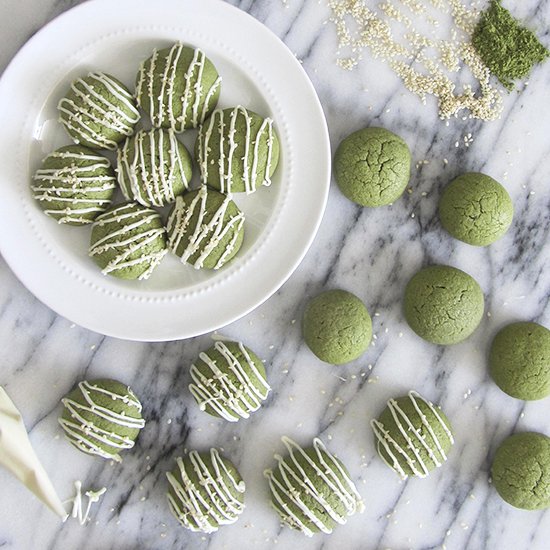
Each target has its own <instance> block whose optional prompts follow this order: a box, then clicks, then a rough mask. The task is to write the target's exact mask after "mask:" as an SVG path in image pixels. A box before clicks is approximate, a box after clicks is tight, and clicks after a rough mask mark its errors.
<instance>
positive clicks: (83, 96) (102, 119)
mask: <svg viewBox="0 0 550 550" xmlns="http://www.w3.org/2000/svg"><path fill="white" fill-rule="evenodd" d="M57 108H58V110H59V115H60V119H59V120H60V122H61V124H63V126H65V129H66V130H67V132H68V134H69V135H70V136H71V138H72V140H73V141H74V142H75V143H79V144H81V145H85V146H87V147H91V148H92V149H111V150H113V151H114V150H115V149H116V148H117V145H118V143H120V142H121V141H122V140H123V139H124V138H126V137H128V136H131V135H132V134H133V133H134V127H135V125H136V124H137V122H138V120H139V119H140V114H139V111H138V110H137V107H136V102H135V100H134V98H133V96H132V94H131V93H130V92H129V91H128V88H126V86H124V84H122V82H120V80H117V79H116V78H115V77H114V76H111V75H108V74H105V73H100V72H92V73H90V74H88V76H85V77H83V78H77V79H76V80H75V81H74V82H73V83H72V84H71V87H70V88H69V91H68V92H67V94H66V95H65V97H63V98H62V99H61V100H60V101H59V103H58V105H57Z"/></svg>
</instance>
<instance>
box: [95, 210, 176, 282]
mask: <svg viewBox="0 0 550 550" xmlns="http://www.w3.org/2000/svg"><path fill="white" fill-rule="evenodd" d="M166 252H167V248H166V231H165V229H164V226H163V225H162V219H161V217H160V215H159V214H158V212H156V211H155V210H153V209H151V208H146V207H145V206H141V205H139V204H137V203H135V202H125V203H122V204H117V205H116V206H112V207H111V208H109V210H107V211H106V212H104V213H103V214H101V215H100V216H98V217H97V218H96V221H95V222H94V225H93V226H92V237H91V240H90V250H89V254H90V257H91V258H93V260H94V261H95V263H96V264H97V265H98V266H99V267H100V268H101V270H102V272H103V274H104V275H112V276H113V277H118V278H120V279H140V280H141V279H147V278H148V277H149V276H150V275H151V273H152V272H153V270H154V269H155V267H157V265H158V264H159V263H160V261H161V260H162V258H164V255H165V254H166Z"/></svg>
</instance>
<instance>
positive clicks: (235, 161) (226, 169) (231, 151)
mask: <svg viewBox="0 0 550 550" xmlns="http://www.w3.org/2000/svg"><path fill="white" fill-rule="evenodd" d="M195 159H197V163H198V165H199V169H200V176H201V181H202V183H207V184H208V185H210V186H212V187H215V188H216V189H219V190H220V191H221V192H222V193H239V192H246V193H247V194H250V193H253V192H254V191H256V189H257V188H258V187H261V186H262V185H265V186H269V185H271V176H272V175H273V173H274V172H275V169H276V168H277V164H278V162H279V138H278V137H277V132H276V131H275V128H274V127H273V120H272V119H271V118H263V117H261V116H260V115H258V114H256V113H254V112H253V111H250V110H248V109H245V108H244V107H242V106H241V105H238V106H237V107H234V108H232V109H223V110H222V109H216V110H215V111H214V112H213V113H212V115H211V116H210V117H209V118H208V119H207V120H205V121H204V123H203V124H201V126H200V128H199V134H198V137H197V141H196V142H195Z"/></svg>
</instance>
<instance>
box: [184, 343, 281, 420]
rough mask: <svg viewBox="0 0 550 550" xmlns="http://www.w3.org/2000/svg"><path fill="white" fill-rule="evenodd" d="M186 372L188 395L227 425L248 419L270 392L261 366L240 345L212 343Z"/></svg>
mask: <svg viewBox="0 0 550 550" xmlns="http://www.w3.org/2000/svg"><path fill="white" fill-rule="evenodd" d="M189 372H190V375H191V379H192V383H191V384H189V391H190V392H191V394H192V395H193V397H194V398H195V401H196V402H197V403H198V404H199V407H200V409H201V410H202V411H206V412H207V413H209V414H211V415H213V416H218V417H220V418H225V419H226V420H228V421H229V422H237V421H238V420H240V419H241V418H248V417H249V416H250V413H252V412H254V411H256V410H258V409H259V408H260V406H261V404H262V402H263V401H265V400H266V399H267V396H268V394H269V392H270V390H271V388H270V387H269V384H268V383H267V380H266V375H265V369H264V366H263V364H262V362H261V361H260V359H258V357H257V356H256V354H255V353H254V352H253V351H252V350H250V349H249V348H247V347H246V346H244V345H243V344H242V343H241V342H222V341H218V342H216V343H215V344H214V345H213V346H212V347H211V348H210V349H209V350H207V351H206V352H202V353H201V354H200V355H199V358H198V360H197V361H195V363H193V365H191V369H190V371H189Z"/></svg>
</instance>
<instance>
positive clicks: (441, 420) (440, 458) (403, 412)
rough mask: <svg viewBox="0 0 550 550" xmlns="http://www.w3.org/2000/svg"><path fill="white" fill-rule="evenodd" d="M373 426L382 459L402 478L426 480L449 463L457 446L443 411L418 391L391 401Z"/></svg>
mask: <svg viewBox="0 0 550 550" xmlns="http://www.w3.org/2000/svg"><path fill="white" fill-rule="evenodd" d="M371 427H372V430H373V432H374V435H375V437H376V450H377V451H378V454H379V455H380V458H381V459H382V460H383V461H384V462H385V463H386V464H387V465H388V466H389V467H390V468H391V469H392V470H394V471H395V472H397V473H398V474H399V476H400V477H401V479H406V478H407V477H408V476H416V477H426V476H427V475H428V474H429V473H430V471H431V470H433V469H434V468H439V467H440V466H442V464H443V463H444V462H445V461H446V460H447V453H448V452H449V450H450V448H451V447H452V445H453V443H454V439H453V434H452V431H451V425H450V423H449V420H448V419H447V417H446V416H445V415H444V414H443V411H442V410H441V409H440V408H439V407H436V406H434V405H433V404H432V403H430V402H429V401H426V400H425V399H424V398H423V397H421V396H420V395H419V394H418V393H416V392H415V391H410V392H409V393H408V394H407V395H405V396H403V397H398V398H397V399H390V400H389V401H388V403H387V406H386V408H385V409H384V410H383V411H382V414H381V415H380V416H379V417H378V420H372V421H371Z"/></svg>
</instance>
